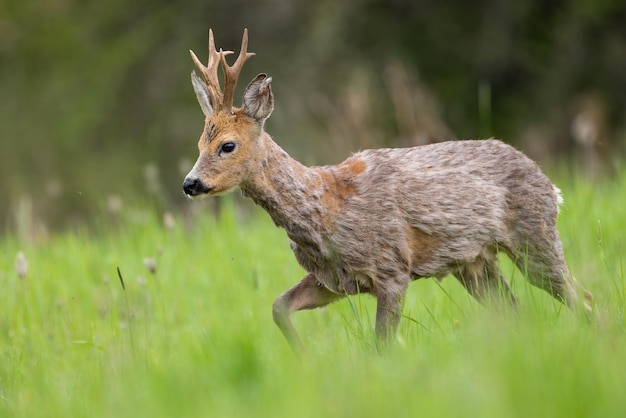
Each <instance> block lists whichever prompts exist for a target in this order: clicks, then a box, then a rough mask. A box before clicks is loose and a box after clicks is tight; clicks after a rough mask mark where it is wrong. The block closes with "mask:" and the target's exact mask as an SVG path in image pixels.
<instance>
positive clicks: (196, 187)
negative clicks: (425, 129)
mask: <svg viewBox="0 0 626 418" xmlns="http://www.w3.org/2000/svg"><path fill="white" fill-rule="evenodd" d="M247 47H248V33H247V30H245V31H244V34H243V40H242V43H241V52H240V54H239V57H238V58H237V60H236V62H235V64H234V65H232V66H229V65H228V64H227V62H226V59H225V56H226V55H227V54H229V53H231V52H230V51H222V50H221V49H220V50H219V51H217V50H216V48H215V42H214V38H213V32H212V31H211V30H209V60H208V65H207V66H204V65H203V64H202V63H201V62H200V61H199V60H198V58H197V57H196V55H195V54H194V53H193V52H192V51H190V52H191V57H192V59H193V61H194V63H195V65H196V67H197V69H198V70H199V72H200V74H201V75H202V77H203V79H204V80H202V79H201V78H200V77H199V76H197V75H196V73H195V72H192V74H191V81H192V84H193V87H194V90H195V93H196V96H197V98H198V101H199V103H200V107H201V108H202V110H203V112H204V114H205V116H206V120H205V126H204V130H203V132H202V135H201V136H200V140H199V143H198V148H199V151H200V156H199V157H198V160H197V161H196V163H195V165H194V167H193V168H192V170H191V172H190V173H189V174H188V175H187V177H186V178H185V180H184V183H183V190H184V193H185V194H186V195H187V196H188V197H192V198H194V197H200V196H212V195H217V194H220V193H225V192H227V191H229V190H232V189H234V188H236V187H239V188H240V189H241V191H242V193H243V195H244V196H247V197H249V198H251V199H252V200H253V201H254V202H255V203H256V204H258V205H260V206H261V207H263V208H264V209H265V210H266V211H267V212H268V213H269V215H270V216H271V218H272V220H273V221H274V223H275V224H276V225H277V226H278V227H282V228H284V229H285V230H286V232H287V235H288V236H289V238H290V239H291V248H292V250H293V251H294V253H295V256H296V259H297V260H298V262H299V263H300V265H301V266H302V267H303V268H304V269H305V270H306V271H307V272H308V274H307V275H306V276H305V277H304V278H303V279H302V280H301V281H300V282H299V283H298V284H296V285H295V286H294V287H292V288H291V289H289V290H287V291H286V292H285V293H283V294H282V295H281V296H280V297H279V298H278V299H276V301H275V302H274V305H273V317H274V321H275V322H276V324H277V325H278V327H279V328H280V330H281V331H282V333H283V334H284V335H285V337H286V338H287V340H288V342H289V343H290V344H291V345H292V346H293V347H294V348H298V347H300V346H301V345H302V343H301V341H300V339H299V337H298V335H297V333H296V330H295V328H294V326H293V325H292V323H291V320H290V315H291V314H292V313H293V312H295V311H299V310H302V309H313V308H318V307H321V306H324V305H327V304H329V303H331V302H334V301H337V300H339V299H341V298H343V297H345V296H347V295H354V294H356V293H369V294H371V295H373V296H374V297H376V299H377V309H376V325H375V329H376V334H377V337H378V338H379V339H380V340H383V341H384V340H388V339H390V338H392V337H393V335H394V334H395V331H396V328H397V326H398V321H399V319H400V316H401V310H402V305H403V300H404V295H405V293H406V290H407V286H408V284H409V282H410V281H411V280H415V279H419V278H426V277H435V278H442V277H444V276H446V275H448V274H451V275H453V276H454V277H456V278H457V279H458V280H459V281H460V282H461V283H462V285H463V286H464V287H465V288H466V289H467V290H468V291H469V293H470V294H471V295H473V296H474V297H475V298H477V299H478V300H479V301H482V300H484V299H485V298H486V297H487V296H488V295H489V294H491V293H492V292H494V291H502V292H504V293H505V294H506V297H507V299H509V300H510V301H511V302H513V303H515V297H514V296H513V294H511V292H510V289H509V285H508V283H507V282H506V280H505V278H504V277H503V276H502V274H501V273H500V272H499V270H498V264H497V256H496V255H497V252H498V251H504V253H506V254H507V255H508V256H509V257H510V258H511V259H512V260H513V261H514V262H515V263H516V264H517V266H518V267H519V269H520V270H522V271H524V272H525V273H526V275H527V277H528V279H529V281H530V282H531V283H532V284H533V285H535V286H538V287H539V288H541V289H544V290H545V291H547V292H548V293H550V294H551V295H552V296H554V297H555V298H557V299H558V300H560V301H562V302H564V303H566V304H567V305H568V306H570V307H572V308H574V307H576V306H579V305H581V306H583V307H584V308H585V310H586V311H587V313H591V307H590V305H589V303H588V302H589V299H590V298H591V295H590V294H589V293H586V292H585V298H586V299H588V300H586V301H585V300H581V299H580V298H579V295H580V294H581V293H583V289H582V288H579V287H578V285H577V283H576V282H575V281H574V280H573V279H572V278H571V276H570V273H569V271H568V268H567V266H566V264H565V259H564V256H563V249H562V245H561V241H560V239H559V233H558V231H557V229H556V218H557V213H558V204H559V203H560V201H561V196H560V192H559V190H558V189H557V188H556V187H555V186H553V185H552V183H551V182H550V181H549V180H548V178H547V177H546V176H545V175H544V174H543V173H542V172H541V170H540V168H539V167H538V166H537V164H535V163H534V162H533V161H532V160H530V159H529V158H528V157H526V156H525V155H524V154H522V153H521V152H519V151H517V150H516V149H514V148H512V147H511V146H509V145H506V144H504V143H502V142H500V141H498V140H494V139H489V140H474V141H451V142H442V143H437V144H431V145H424V146H419V147H414V148H404V149H376V150H366V151H362V152H359V153H356V154H354V155H352V156H351V157H349V158H348V159H347V160H345V161H344V162H342V163H341V164H338V165H334V166H323V167H306V166H304V165H302V164H300V163H299V162H298V161H296V160H294V159H293V158H291V157H290V156H289V155H288V154H287V153H286V152H285V151H283V150H282V149H281V148H280V147H279V146H278V145H277V144H276V143H275V142H274V141H273V140H272V138H271V137H270V136H269V135H268V134H267V133H266V132H265V131H264V123H265V121H266V120H267V118H268V117H269V116H270V114H271V113H272V110H273V108H274V105H273V101H274V98H273V95H272V90H271V87H270V83H271V81H272V79H271V78H270V77H268V76H267V75H265V74H259V75H258V76H256V78H254V79H253V80H252V82H251V83H250V84H249V85H248V86H247V88H246V89H245V92H244V95H243V106H242V107H241V108H236V107H233V96H234V92H235V86H236V83H237V78H238V76H239V73H240V71H241V68H242V66H243V64H244V62H245V61H246V60H247V59H248V58H249V57H250V56H252V55H253V54H252V53H249V52H247ZM220 63H221V66H222V68H223V72H224V79H225V82H224V85H225V86H224V91H223V92H222V91H221V88H220V84H219V81H218V74H217V71H218V66H219V65H220Z"/></svg>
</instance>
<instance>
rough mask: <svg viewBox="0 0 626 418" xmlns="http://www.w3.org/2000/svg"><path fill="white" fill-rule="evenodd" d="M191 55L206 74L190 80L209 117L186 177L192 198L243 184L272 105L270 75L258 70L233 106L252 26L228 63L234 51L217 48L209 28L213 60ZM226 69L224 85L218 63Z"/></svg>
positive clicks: (185, 182) (258, 153)
mask: <svg viewBox="0 0 626 418" xmlns="http://www.w3.org/2000/svg"><path fill="white" fill-rule="evenodd" d="M189 52H190V53H191V58H192V60H193V62H194V64H195V65H196V67H197V69H198V71H199V72H200V74H201V75H202V78H200V76H198V75H197V74H196V72H195V71H194V72H192V73H191V84H192V85H193V89H194V91H195V92H196V97H197V98H198V103H200V107H201V108H202V112H203V113H204V115H205V117H206V119H205V122H204V130H203V132H202V135H201V136H200V140H199V141H198V149H199V151H200V156H199V157H198V160H197V161H196V163H195V164H194V166H193V168H192V169H191V171H190V172H189V174H187V177H185V181H184V182H183V191H184V192H185V194H186V195H187V196H188V197H191V198H193V197H197V196H206V195H217V194H220V193H225V192H228V191H229V190H232V189H233V188H235V187H237V186H239V185H240V184H241V183H242V182H244V181H245V180H246V178H247V177H248V176H249V175H250V174H251V170H250V167H252V166H254V164H252V162H254V161H255V160H256V159H257V158H258V156H259V155H260V147H261V144H260V142H261V137H262V135H263V125H264V123H265V120H266V119H267V118H268V117H269V116H270V114H271V113H272V110H273V109H274V98H273V95H272V89H271V86H270V83H271V81H272V78H271V77H268V76H267V75H266V74H259V75H257V76H256V77H255V78H254V79H253V80H252V82H251V83H250V84H249V85H248V87H246V89H245V92H244V95H243V106H242V107H240V108H237V107H233V97H234V95H235V88H236V86H237V79H238V78H239V73H240V72H241V68H242V67H243V64H244V63H245V62H246V60H248V58H250V57H251V56H253V55H254V53H251V52H248V30H247V29H245V30H244V32H243V39H242V41H241V51H240V53H239V57H237V60H236V61H235V63H234V64H233V65H232V66H230V65H228V63H227V62H226V58H225V57H226V56H227V55H229V54H232V51H223V50H222V49H221V48H220V50H219V51H217V49H216V48H215V41H214V39H213V31H212V30H211V29H209V61H208V64H207V65H206V66H204V65H203V64H202V63H201V62H200V60H199V59H198V57H197V56H196V54H194V53H193V51H189ZM220 63H221V66H222V71H223V72H224V90H223V91H222V89H221V88H220V83H219V79H218V74H217V72H218V67H219V65H220Z"/></svg>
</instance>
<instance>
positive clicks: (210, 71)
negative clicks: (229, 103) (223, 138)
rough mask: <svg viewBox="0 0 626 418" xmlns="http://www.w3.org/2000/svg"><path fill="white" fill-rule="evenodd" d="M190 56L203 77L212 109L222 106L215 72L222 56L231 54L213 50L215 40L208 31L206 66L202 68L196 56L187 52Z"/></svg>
mask: <svg viewBox="0 0 626 418" xmlns="http://www.w3.org/2000/svg"><path fill="white" fill-rule="evenodd" d="M189 53H190V54H191V59H192V60H193V63H194V64H195V65H196V68H197V69H198V71H200V73H201V74H202V76H203V77H204V81H205V82H206V85H207V87H208V89H209V95H210V96H211V102H212V104H213V106H214V107H218V108H219V107H220V106H222V102H223V100H224V96H223V94H222V89H221V88H220V82H219V78H218V76H217V70H218V66H219V62H220V60H221V59H223V56H224V55H228V54H232V53H233V52H232V51H222V50H221V49H220V50H219V52H218V51H217V49H216V48H215V39H214V37H213V30H212V29H209V61H208V64H207V66H204V64H202V63H201V62H200V60H199V59H198V57H197V56H196V54H195V53H194V52H193V51H192V50H189Z"/></svg>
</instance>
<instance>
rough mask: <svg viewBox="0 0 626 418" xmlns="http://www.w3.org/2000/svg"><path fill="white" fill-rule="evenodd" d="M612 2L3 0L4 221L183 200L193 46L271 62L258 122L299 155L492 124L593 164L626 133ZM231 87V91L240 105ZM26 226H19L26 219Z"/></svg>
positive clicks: (620, 14)
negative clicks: (266, 114) (245, 51)
mask: <svg viewBox="0 0 626 418" xmlns="http://www.w3.org/2000/svg"><path fill="white" fill-rule="evenodd" d="M624 22H626V3H624V1H623V0H593V1H591V0H574V1H563V0H561V1H559V0H549V1H548V0H546V1H539V0H527V1H500V0H491V1H478V2H462V1H456V2H452V1H441V0H387V1H381V0H345V1H330V0H316V1H290V0H257V1H248V2H246V1H242V0H233V1H228V2H226V1H221V2H217V1H208V0H203V1H197V0H187V1H179V2H172V1H164V0H150V1H147V0H137V1H134V2H128V1H121V0H110V1H106V2H102V1H100V2H97V1H76V0H40V1H37V2H34V1H21V0H20V1H18V0H3V1H2V2H1V3H0V196H2V199H1V203H0V231H7V230H11V229H14V228H19V227H20V225H21V227H22V228H28V229H29V230H30V232H31V233H32V234H40V235H46V234H48V233H49V232H50V231H54V230H57V229H63V228H68V227H73V226H75V225H82V224H85V223H88V222H89V221H90V220H91V219H92V218H93V216H94V215H97V214H101V213H103V212H104V213H113V214H114V213H115V212H116V211H120V210H121V208H122V207H125V206H126V207H127V206H128V205H129V202H146V203H149V204H151V205H157V207H158V208H159V210H162V211H164V212H165V211H173V210H178V209H179V208H181V206H182V207H184V205H185V204H186V201H185V199H184V197H183V196H182V192H181V183H182V179H183V177H184V175H185V174H186V172H187V171H188V169H189V168H190V167H191V165H192V164H193V162H194V160H195V158H196V156H197V149H196V142H197V138H198V136H199V134H200V132H201V129H202V127H203V116H202V113H201V111H200V109H199V107H198V105H197V102H196V99H195V96H194V94H193V91H192V89H191V85H190V82H189V73H190V72H191V70H192V69H193V65H192V62H191V60H190V58H189V53H188V50H189V49H193V50H194V51H195V52H196V53H197V54H198V55H199V56H200V57H202V59H203V60H204V59H206V48H207V29H208V27H212V28H213V29H214V31H215V36H216V43H217V47H218V48H220V47H222V48H224V49H233V50H238V47H239V44H240V40H241V34H242V31H243V28H244V27H248V28H249V30H250V50H251V51H253V52H256V53H257V56H256V57H254V58H253V59H252V60H250V61H249V62H248V64H247V66H246V67H245V68H244V71H243V73H242V76H241V81H240V83H239V84H240V85H239V90H238V93H237V94H238V96H240V94H241V93H240V92H241V91H242V89H243V87H244V86H245V85H246V84H247V82H248V81H249V80H250V79H251V78H252V77H253V76H255V75H256V74H257V73H259V72H266V73H268V74H270V75H271V76H273V78H274V82H273V88H274V94H275V96H276V109H275V111H274V114H273V116H272V118H271V119H270V121H269V122H268V124H267V130H268V131H269V132H270V133H271V134H272V135H273V136H274V138H275V140H276V141H277V142H278V143H279V144H281V146H283V147H284V148H285V149H286V150H287V151H288V152H290V153H291V154H292V155H293V156H294V157H296V158H298V159H299V160H301V161H303V162H305V163H307V164H328V163H336V162H339V161H340V160H342V159H343V158H345V157H346V156H347V155H348V154H349V153H350V152H352V151H356V150H358V149H363V148H369V147H379V146H409V145H417V144H423V143H428V142H434V141H440V140H444V139H452V138H479V137H488V136H496V137H499V138H502V139H505V140H506V141H507V142H509V143H512V144H514V145H516V146H517V147H519V148H521V149H522V150H524V151H525V152H527V153H528V154H529V155H530V156H531V157H533V158H535V159H537V160H539V161H540V162H541V163H542V164H551V163H553V162H561V161H565V162H567V163H568V166H569V167H572V169H573V170H580V171H584V172H585V173H586V174H587V175H588V176H590V177H593V178H597V179H602V178H605V177H610V175H611V173H612V172H614V171H616V170H618V169H619V164H620V159H621V154H622V151H623V149H624V143H625V142H626V139H625V138H626V24H624ZM238 102H239V99H236V103H238ZM24 225H26V226H24Z"/></svg>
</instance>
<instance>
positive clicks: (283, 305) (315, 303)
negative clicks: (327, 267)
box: [272, 274, 343, 351]
mask: <svg viewBox="0 0 626 418" xmlns="http://www.w3.org/2000/svg"><path fill="white" fill-rule="evenodd" d="M342 297H343V295H339V294H336V293H333V292H331V291H330V290H328V289H326V288H325V287H324V286H322V285H321V284H320V283H319V282H318V281H317V279H316V278H315V276H314V275H313V274H307V275H306V276H305V277H304V278H303V279H302V280H301V281H300V282H299V283H298V284H296V285H295V286H294V287H292V288H291V289H289V290H287V291H286V292H285V293H283V294H282V295H280V296H279V297H278V299H276V301H275V302H274V305H273V306H272V315H273V317H274V322H275V323H276V325H278V328H280V330H281V331H282V333H283V335H284V336H285V338H286V339H287V341H288V342H289V344H290V345H291V347H292V348H293V349H294V350H295V351H299V350H300V351H301V350H303V349H304V345H303V344H302V340H300V337H299V336H298V333H297V332H296V329H295V328H294V326H293V324H292V323H291V318H290V316H291V314H292V313H294V312H296V311H300V310H304V309H315V308H319V307H322V306H325V305H328V304H329V303H332V302H335V301H336V300H338V299H341V298H342Z"/></svg>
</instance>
